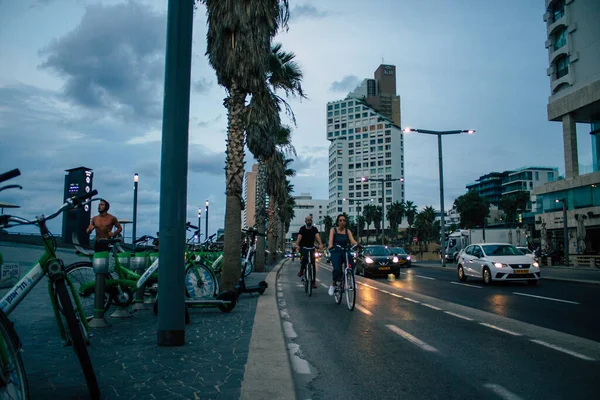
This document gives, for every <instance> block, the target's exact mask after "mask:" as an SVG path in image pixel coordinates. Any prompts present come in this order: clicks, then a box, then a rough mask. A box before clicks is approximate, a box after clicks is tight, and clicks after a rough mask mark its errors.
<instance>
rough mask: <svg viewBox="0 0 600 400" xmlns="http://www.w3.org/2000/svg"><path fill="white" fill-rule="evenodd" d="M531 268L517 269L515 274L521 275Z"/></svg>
mask: <svg viewBox="0 0 600 400" xmlns="http://www.w3.org/2000/svg"><path fill="white" fill-rule="evenodd" d="M528 273H529V270H528V269H515V274H517V275H520V274H528Z"/></svg>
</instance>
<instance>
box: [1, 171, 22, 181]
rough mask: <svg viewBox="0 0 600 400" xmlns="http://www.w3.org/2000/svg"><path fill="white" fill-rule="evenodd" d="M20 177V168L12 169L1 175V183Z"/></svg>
mask: <svg viewBox="0 0 600 400" xmlns="http://www.w3.org/2000/svg"><path fill="white" fill-rule="evenodd" d="M19 175H21V171H19V169H18V168H15V169H11V170H10V171H7V172H5V173H3V174H0V183H2V182H4V181H7V180H9V179H12V178H16V177H17V176H19Z"/></svg>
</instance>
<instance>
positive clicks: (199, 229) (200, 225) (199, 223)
mask: <svg viewBox="0 0 600 400" xmlns="http://www.w3.org/2000/svg"><path fill="white" fill-rule="evenodd" d="M201 231H202V208H200V207H198V244H200V236H202V235H201V233H200V232H201Z"/></svg>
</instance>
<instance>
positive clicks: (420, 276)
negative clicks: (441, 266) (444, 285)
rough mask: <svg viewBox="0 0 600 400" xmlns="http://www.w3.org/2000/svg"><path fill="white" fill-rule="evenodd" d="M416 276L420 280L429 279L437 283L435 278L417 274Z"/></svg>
mask: <svg viewBox="0 0 600 400" xmlns="http://www.w3.org/2000/svg"><path fill="white" fill-rule="evenodd" d="M415 276H417V277H419V278H423V279H429V280H432V281H435V278H431V277H429V276H423V275H417V274H415Z"/></svg>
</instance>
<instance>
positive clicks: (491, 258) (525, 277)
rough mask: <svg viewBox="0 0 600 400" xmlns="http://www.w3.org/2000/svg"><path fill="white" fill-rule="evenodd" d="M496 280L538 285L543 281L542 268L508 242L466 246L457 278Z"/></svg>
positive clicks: (464, 279)
mask: <svg viewBox="0 0 600 400" xmlns="http://www.w3.org/2000/svg"><path fill="white" fill-rule="evenodd" d="M468 278H475V279H483V283H485V284H486V285H489V284H491V283H492V282H494V281H505V282H506V281H526V282H527V283H528V284H530V285H535V284H537V283H538V281H539V280H540V266H539V264H538V263H537V262H536V261H534V260H532V259H531V258H530V257H528V256H526V255H524V254H523V252H521V250H519V249H517V248H516V247H515V246H513V245H511V244H507V243H478V244H472V245H470V246H467V248H465V249H464V251H463V252H462V253H461V255H460V257H459V259H458V279H459V280H460V281H462V282H464V281H466V280H467V279H468Z"/></svg>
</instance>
